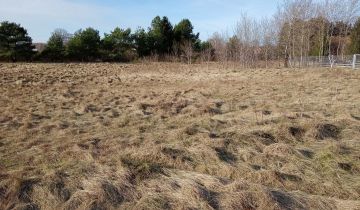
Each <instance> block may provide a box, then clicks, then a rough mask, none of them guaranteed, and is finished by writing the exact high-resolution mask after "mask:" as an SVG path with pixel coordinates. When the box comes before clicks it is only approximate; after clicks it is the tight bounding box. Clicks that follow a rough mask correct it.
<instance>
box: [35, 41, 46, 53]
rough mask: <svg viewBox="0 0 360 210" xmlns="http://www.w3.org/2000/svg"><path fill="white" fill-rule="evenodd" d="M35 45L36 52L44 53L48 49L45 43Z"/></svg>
mask: <svg viewBox="0 0 360 210" xmlns="http://www.w3.org/2000/svg"><path fill="white" fill-rule="evenodd" d="M33 45H34V46H35V51H36V52H42V51H44V49H45V47H46V44H45V43H33Z"/></svg>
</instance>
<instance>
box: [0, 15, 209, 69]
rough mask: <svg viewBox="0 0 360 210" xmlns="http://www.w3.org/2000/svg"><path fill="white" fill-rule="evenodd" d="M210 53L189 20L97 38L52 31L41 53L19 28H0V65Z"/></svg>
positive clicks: (158, 21)
mask: <svg viewBox="0 0 360 210" xmlns="http://www.w3.org/2000/svg"><path fill="white" fill-rule="evenodd" d="M208 51H211V45H210V43H208V42H202V41H201V40H200V39H199V33H194V27H193V25H192V23H191V21H190V20H189V19H183V20H181V21H180V22H179V23H178V24H176V25H174V26H173V25H172V24H171V23H170V21H169V19H168V18H167V17H162V18H161V17H159V16H157V17H155V18H154V19H153V20H152V22H151V26H150V27H149V28H148V29H147V30H145V29H143V28H138V29H137V30H136V31H135V32H132V31H131V29H130V28H128V29H121V28H118V27H117V28H115V29H114V30H113V31H111V32H110V33H106V34H104V36H103V37H101V36H100V33H99V31H98V30H96V29H94V28H91V27H90V28H86V29H80V30H78V31H76V32H75V33H74V34H70V33H68V32H67V31H66V30H64V29H56V30H55V31H54V32H53V33H52V35H51V36H50V38H49V40H48V41H47V43H46V47H45V49H44V50H43V51H41V52H36V51H35V50H34V46H33V44H32V39H31V37H30V36H29V35H28V33H27V30H26V29H25V28H23V27H21V26H20V25H19V24H16V23H11V22H7V21H5V22H2V23H1V24H0V60H2V61H13V62H15V61H46V62H64V61H81V62H94V61H106V62H127V61H132V60H135V59H138V58H144V57H150V56H151V57H153V58H154V59H156V60H166V59H169V58H170V57H171V58H172V59H177V60H185V61H186V62H189V63H191V61H192V60H194V59H197V58H200V57H204V56H202V54H204V53H205V52H206V53H207V52H208Z"/></svg>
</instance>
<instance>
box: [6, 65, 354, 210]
mask: <svg viewBox="0 0 360 210" xmlns="http://www.w3.org/2000/svg"><path fill="white" fill-rule="evenodd" d="M0 93H1V97H0V107H1V115H0V209H12V208H13V209H69V210H70V209H93V210H95V209H336V208H338V209H359V208H360V199H359V197H360V71H353V70H350V69H333V70H330V69H302V70H299V69H298V70H287V69H257V70H243V69H236V68H229V69H225V68H220V65H216V64H211V65H210V67H209V68H208V67H207V66H206V65H193V66H187V65H180V64H166V63H162V64H128V65H122V64H0Z"/></svg>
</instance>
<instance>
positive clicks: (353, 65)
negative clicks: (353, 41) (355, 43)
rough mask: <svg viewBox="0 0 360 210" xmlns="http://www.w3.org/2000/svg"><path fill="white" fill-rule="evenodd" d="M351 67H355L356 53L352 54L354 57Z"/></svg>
mask: <svg viewBox="0 0 360 210" xmlns="http://www.w3.org/2000/svg"><path fill="white" fill-rule="evenodd" d="M352 68H353V69H355V68H356V54H355V55H354V58H353V63H352Z"/></svg>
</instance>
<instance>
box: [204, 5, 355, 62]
mask: <svg viewBox="0 0 360 210" xmlns="http://www.w3.org/2000/svg"><path fill="white" fill-rule="evenodd" d="M359 11H360V0H316V1H315V0H283V1H282V3H281V4H280V5H279V7H278V11H277V12H276V14H274V16H273V17H270V18H263V19H261V20H258V19H254V18H251V17H249V16H247V15H246V14H243V15H242V17H241V18H240V20H239V21H238V23H237V24H236V25H235V27H234V30H233V32H232V33H230V34H231V35H229V33H228V32H225V33H215V34H214V35H213V36H212V37H211V38H210V39H209V42H210V43H211V45H212V46H213V47H214V49H215V57H216V59H217V60H219V61H222V62H225V63H231V62H235V63H237V64H240V65H242V66H243V67H256V66H258V65H263V66H268V65H270V64H271V62H273V61H285V62H284V65H285V66H293V65H292V62H293V61H294V60H299V61H300V65H301V64H302V62H301V61H303V60H305V59H306V58H309V56H316V57H318V58H319V59H321V58H322V57H324V56H325V57H329V58H331V57H344V56H345V55H350V54H360V19H359Z"/></svg>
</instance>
